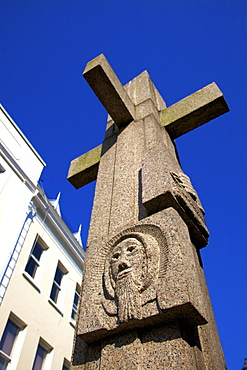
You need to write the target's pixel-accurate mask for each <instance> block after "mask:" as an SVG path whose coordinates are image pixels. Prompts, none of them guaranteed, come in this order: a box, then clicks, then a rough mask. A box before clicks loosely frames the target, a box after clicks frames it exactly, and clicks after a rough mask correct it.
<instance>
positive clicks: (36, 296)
mask: <svg viewBox="0 0 247 370" xmlns="http://www.w3.org/2000/svg"><path fill="white" fill-rule="evenodd" d="M0 125H1V129H0V132H1V137H0V171H1V173H0V205H1V206H0V238H1V239H0V255H1V258H0V340H1V342H0V370H2V369H8V370H11V369H19V370H23V369H25V370H28V369H30V370H31V369H33V370H39V369H42V370H48V369H54V370H55V369H61V370H62V369H63V370H66V369H67V368H69V363H70V358H71V352H72V344H73V336H74V328H75V319H76V314H77V307H78V301H79V295H80V283H81V275H82V266H83V258H84V254H83V249H82V246H81V245H80V243H79V242H78V240H77V239H76V238H75V237H74V235H73V234H72V233H71V231H70V230H69V229H68V227H67V226H66V224H65V223H64V222H63V220H62V218H61V217H60V214H59V212H58V211H57V210H58V208H57V210H56V209H55V208H54V204H52V203H51V202H50V201H49V200H48V199H47V198H46V195H45V193H44V191H43V190H42V189H41V188H40V187H39V186H38V180H39V177H40V174H41V172H42V170H43V168H44V166H45V163H44V162H43V160H42V159H41V158H40V156H39V155H38V153H37V152H36V151H35V150H34V148H33V147H32V145H31V144H30V143H29V142H28V140H27V139H26V138H25V136H24V135H23V134H22V132H21V131H20V130H19V128H18V127H17V126H16V125H15V123H14V122H13V121H12V119H11V118H10V117H9V116H8V114H7V113H6V111H5V110H4V109H3V107H0Z"/></svg>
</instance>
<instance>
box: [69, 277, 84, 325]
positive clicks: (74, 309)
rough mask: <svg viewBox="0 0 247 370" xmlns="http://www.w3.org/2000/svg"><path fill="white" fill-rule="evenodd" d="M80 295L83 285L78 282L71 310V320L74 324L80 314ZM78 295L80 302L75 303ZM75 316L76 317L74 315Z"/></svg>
mask: <svg viewBox="0 0 247 370" xmlns="http://www.w3.org/2000/svg"><path fill="white" fill-rule="evenodd" d="M80 295H81V287H80V285H79V284H78V283H77V284H76V288H75V293H74V299H73V303H72V310H71V315H70V320H71V323H72V324H75V323H76V319H77V315H78V310H79V304H80ZM76 297H78V302H77V304H75V298H76ZM73 316H74V317H73Z"/></svg>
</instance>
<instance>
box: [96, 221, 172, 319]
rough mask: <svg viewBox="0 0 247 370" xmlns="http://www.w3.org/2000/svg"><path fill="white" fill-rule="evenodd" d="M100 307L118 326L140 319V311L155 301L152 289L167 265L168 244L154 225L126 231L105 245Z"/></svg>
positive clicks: (135, 227) (141, 314) (154, 292)
mask: <svg viewBox="0 0 247 370" xmlns="http://www.w3.org/2000/svg"><path fill="white" fill-rule="evenodd" d="M107 246H108V254H107V256H106V261H105V268H104V277H103V285H104V295H105V300H104V302H102V303H103V307H104V309H105V311H106V313H107V314H108V315H117V316H118V321H119V323H122V322H126V321H128V320H130V319H142V318H143V309H142V307H143V306H144V305H145V304H147V302H149V301H154V300H156V289H155V285H156V282H157V279H158V278H159V277H160V276H161V275H164V273H165V268H166V265H167V252H168V248H167V243H166V240H165V237H164V235H163V233H162V232H161V230H160V229H159V228H158V227H157V226H154V225H145V226H144V225H137V226H134V227H131V228H128V229H126V230H124V231H122V232H120V233H119V234H118V235H116V236H115V237H114V238H112V239H111V240H110V241H109V242H108V243H107Z"/></svg>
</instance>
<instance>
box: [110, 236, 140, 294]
mask: <svg viewBox="0 0 247 370" xmlns="http://www.w3.org/2000/svg"><path fill="white" fill-rule="evenodd" d="M146 268H147V261H146V254H145V248H144V245H143V243H142V242H141V241H140V240H139V239H138V238H137V237H134V236H132V237H128V236H127V237H126V238H125V239H123V240H121V241H120V242H119V243H118V244H117V245H116V246H115V247H114V248H113V250H112V254H111V258H110V275H111V278H112V280H113V281H114V283H115V284H117V282H118V281H119V280H122V279H124V278H126V277H127V276H131V277H132V279H133V282H134V283H135V285H136V286H137V287H138V290H141V289H142V288H143V277H144V274H145V271H146Z"/></svg>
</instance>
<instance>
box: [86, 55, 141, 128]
mask: <svg viewBox="0 0 247 370" xmlns="http://www.w3.org/2000/svg"><path fill="white" fill-rule="evenodd" d="M83 76H84V78H85V79H86V81H87V82H88V84H89V85H90V86H91V88H92V90H93V91H94V93H95V94H96V95H97V97H98V98H99V100H100V101H101V103H102V104H103V106H104V107H105V108H106V110H107V111H108V113H109V114H110V116H111V117H112V119H113V120H114V122H115V123H116V124H117V125H118V126H119V127H124V126H126V125H127V124H129V123H130V122H131V121H133V120H134V119H135V106H134V104H133V103H132V101H131V100H130V97H129V95H128V94H127V92H126V91H125V89H124V87H123V86H122V84H121V82H120V81H119V79H118V77H117V76H116V74H115V72H114V71H113V69H112V68H111V66H110V64H109V63H108V61H107V59H106V58H105V56H104V55H103V54H101V55H99V56H98V57H96V58H95V59H93V60H91V61H90V62H88V63H87V65H86V68H85V70H84V72H83Z"/></svg>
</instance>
